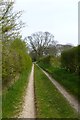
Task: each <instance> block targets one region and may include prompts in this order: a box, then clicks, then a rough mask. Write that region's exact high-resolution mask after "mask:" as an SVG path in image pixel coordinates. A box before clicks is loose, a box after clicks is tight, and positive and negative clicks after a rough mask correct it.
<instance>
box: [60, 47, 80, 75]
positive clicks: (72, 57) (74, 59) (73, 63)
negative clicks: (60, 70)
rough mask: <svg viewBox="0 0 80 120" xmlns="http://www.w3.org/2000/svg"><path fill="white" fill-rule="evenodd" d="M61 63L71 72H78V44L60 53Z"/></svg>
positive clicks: (79, 49) (79, 58)
mask: <svg viewBox="0 0 80 120" xmlns="http://www.w3.org/2000/svg"><path fill="white" fill-rule="evenodd" d="M61 65H62V67H64V68H66V69H67V70H69V71H71V72H77V73H78V72H79V66H80V46H77V47H74V48H71V49H69V50H67V51H63V52H62V53H61Z"/></svg>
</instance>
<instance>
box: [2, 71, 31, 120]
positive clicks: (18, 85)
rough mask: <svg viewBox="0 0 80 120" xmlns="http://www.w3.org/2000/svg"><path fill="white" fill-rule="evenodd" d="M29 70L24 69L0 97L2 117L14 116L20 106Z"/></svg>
mask: <svg viewBox="0 0 80 120" xmlns="http://www.w3.org/2000/svg"><path fill="white" fill-rule="evenodd" d="M29 73H30V70H28V71H24V72H23V73H22V74H21V76H20V78H19V80H17V81H16V82H15V84H13V85H12V86H11V87H10V88H9V89H8V90H7V91H5V92H4V93H3V97H2V117H3V118H14V117H15V116H16V115H17V114H18V113H19V112H20V110H21V108H22V102H23V95H24V93H25V92H24V91H25V89H26V87H27V83H28V76H29Z"/></svg>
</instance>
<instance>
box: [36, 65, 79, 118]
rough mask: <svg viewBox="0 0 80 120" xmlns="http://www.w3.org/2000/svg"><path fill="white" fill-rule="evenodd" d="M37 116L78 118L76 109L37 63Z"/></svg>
mask: <svg viewBox="0 0 80 120" xmlns="http://www.w3.org/2000/svg"><path fill="white" fill-rule="evenodd" d="M34 78H35V95H36V106H37V118H77V113H76V111H75V110H74V109H73V108H72V107H71V106H70V105H69V103H68V102H67V101H66V99H65V98H64V97H63V96H62V95H61V93H60V92H59V91H58V90H57V89H56V88H55V86H54V85H53V84H52V83H51V81H50V80H49V79H48V78H47V77H46V76H45V75H44V73H43V72H42V71H41V70H40V68H39V67H37V66H36V65H35V71H34Z"/></svg>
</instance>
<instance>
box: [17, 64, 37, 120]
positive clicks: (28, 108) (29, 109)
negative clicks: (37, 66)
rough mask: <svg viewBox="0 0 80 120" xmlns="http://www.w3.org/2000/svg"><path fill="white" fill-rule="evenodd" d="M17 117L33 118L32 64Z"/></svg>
mask: <svg viewBox="0 0 80 120" xmlns="http://www.w3.org/2000/svg"><path fill="white" fill-rule="evenodd" d="M19 118H35V103H34V64H33V66H32V70H31V74H30V77H29V83H28V87H27V90H26V95H25V99H24V104H23V111H22V113H21V114H20V116H19Z"/></svg>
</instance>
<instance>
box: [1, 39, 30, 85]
mask: <svg viewBox="0 0 80 120" xmlns="http://www.w3.org/2000/svg"><path fill="white" fill-rule="evenodd" d="M9 44H10V45H9ZM2 59H3V61H2V78H3V79H2V83H3V86H6V85H8V83H11V81H12V80H13V79H15V77H16V75H18V74H20V73H21V72H23V71H25V70H27V69H30V67H31V63H32V61H31V58H30V56H29V55H28V54H27V47H26V43H25V42H24V41H22V40H21V39H20V38H17V39H15V40H13V41H12V42H9V41H8V46H6V45H5V44H3V52H2Z"/></svg>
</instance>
